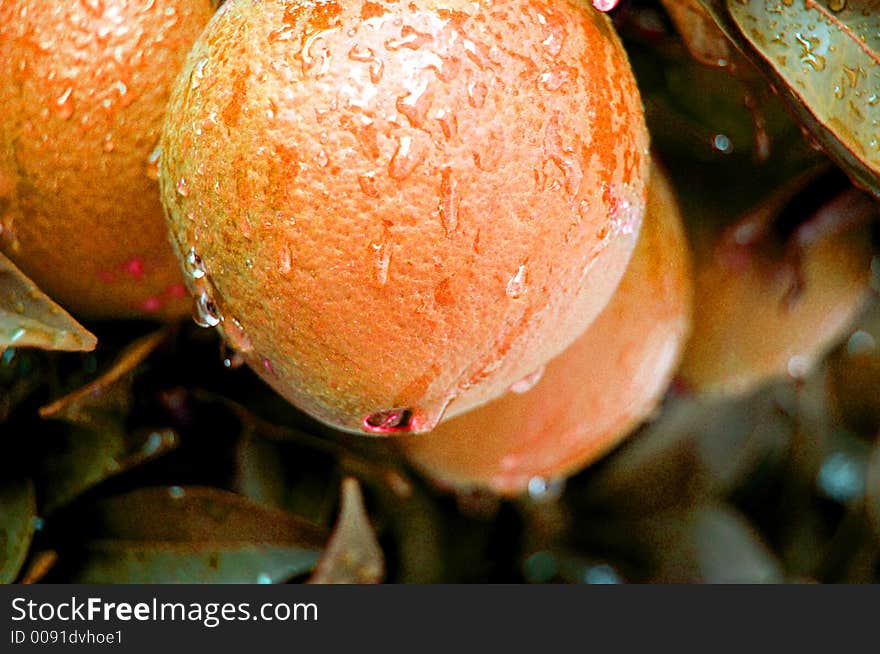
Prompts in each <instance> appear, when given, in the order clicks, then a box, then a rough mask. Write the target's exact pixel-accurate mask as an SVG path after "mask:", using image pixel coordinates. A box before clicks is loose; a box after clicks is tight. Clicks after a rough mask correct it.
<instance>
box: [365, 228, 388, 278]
mask: <svg viewBox="0 0 880 654" xmlns="http://www.w3.org/2000/svg"><path fill="white" fill-rule="evenodd" d="M370 247H371V248H372V249H373V251H374V252H375V253H376V264H375V274H376V283H377V284H378V285H379V286H385V284H387V283H388V269H389V267H390V266H391V248H390V246H389V243H388V234H387V233H385V234H383V236H382V242H381V243H371V244H370Z"/></svg>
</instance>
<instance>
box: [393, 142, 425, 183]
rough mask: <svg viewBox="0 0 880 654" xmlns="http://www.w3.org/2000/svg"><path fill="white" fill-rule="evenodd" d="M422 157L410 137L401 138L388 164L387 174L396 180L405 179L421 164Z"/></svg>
mask: <svg viewBox="0 0 880 654" xmlns="http://www.w3.org/2000/svg"><path fill="white" fill-rule="evenodd" d="M423 156H424V155H423V153H422V152H421V149H420V148H419V147H417V146H416V145H415V142H414V141H413V138H412V137H411V136H401V137H400V140H399V141H398V143H397V149H396V150H395V151H394V155H393V156H392V157H391V162H390V163H389V164H388V174H389V175H390V176H391V177H392V178H393V179H396V180H404V179H406V178H407V177H409V176H410V175H411V174H412V173H413V171H414V170H415V169H416V168H417V167H418V165H419V164H420V163H421V162H422V158H423Z"/></svg>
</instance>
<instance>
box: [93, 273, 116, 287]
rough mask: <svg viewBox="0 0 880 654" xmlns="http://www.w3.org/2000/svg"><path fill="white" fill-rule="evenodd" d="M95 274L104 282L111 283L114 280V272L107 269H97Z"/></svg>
mask: <svg viewBox="0 0 880 654" xmlns="http://www.w3.org/2000/svg"><path fill="white" fill-rule="evenodd" d="M95 275H96V276H97V277H98V279H100V280H101V281H102V282H104V283H105V284H112V283H113V282H115V281H116V274H115V273H112V272H110V271H109V270H99V271H98V272H97V273H95Z"/></svg>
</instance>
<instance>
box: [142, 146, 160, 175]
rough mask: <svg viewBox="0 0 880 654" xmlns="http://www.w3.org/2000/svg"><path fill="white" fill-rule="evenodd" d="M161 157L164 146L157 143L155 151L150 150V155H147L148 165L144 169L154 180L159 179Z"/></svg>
mask: <svg viewBox="0 0 880 654" xmlns="http://www.w3.org/2000/svg"><path fill="white" fill-rule="evenodd" d="M161 157H162V146H161V145H158V144H157V145H156V147H155V148H153V151H152V152H150V154H149V156H148V157H147V165H146V167H145V169H144V170H145V172H146V175H147V177H149V178H150V179H152V180H157V179H159V160H160V159H161Z"/></svg>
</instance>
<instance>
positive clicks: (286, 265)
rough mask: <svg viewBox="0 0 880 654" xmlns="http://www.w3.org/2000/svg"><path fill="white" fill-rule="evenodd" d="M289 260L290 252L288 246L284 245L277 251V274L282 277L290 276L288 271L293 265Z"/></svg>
mask: <svg viewBox="0 0 880 654" xmlns="http://www.w3.org/2000/svg"><path fill="white" fill-rule="evenodd" d="M291 258H292V255H291V252H290V244H289V243H285V244H284V245H282V246H281V249H280V250H279V251H278V272H280V273H281V274H282V275H288V274H290V270H291V267H292V265H293V264H292V261H291Z"/></svg>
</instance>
